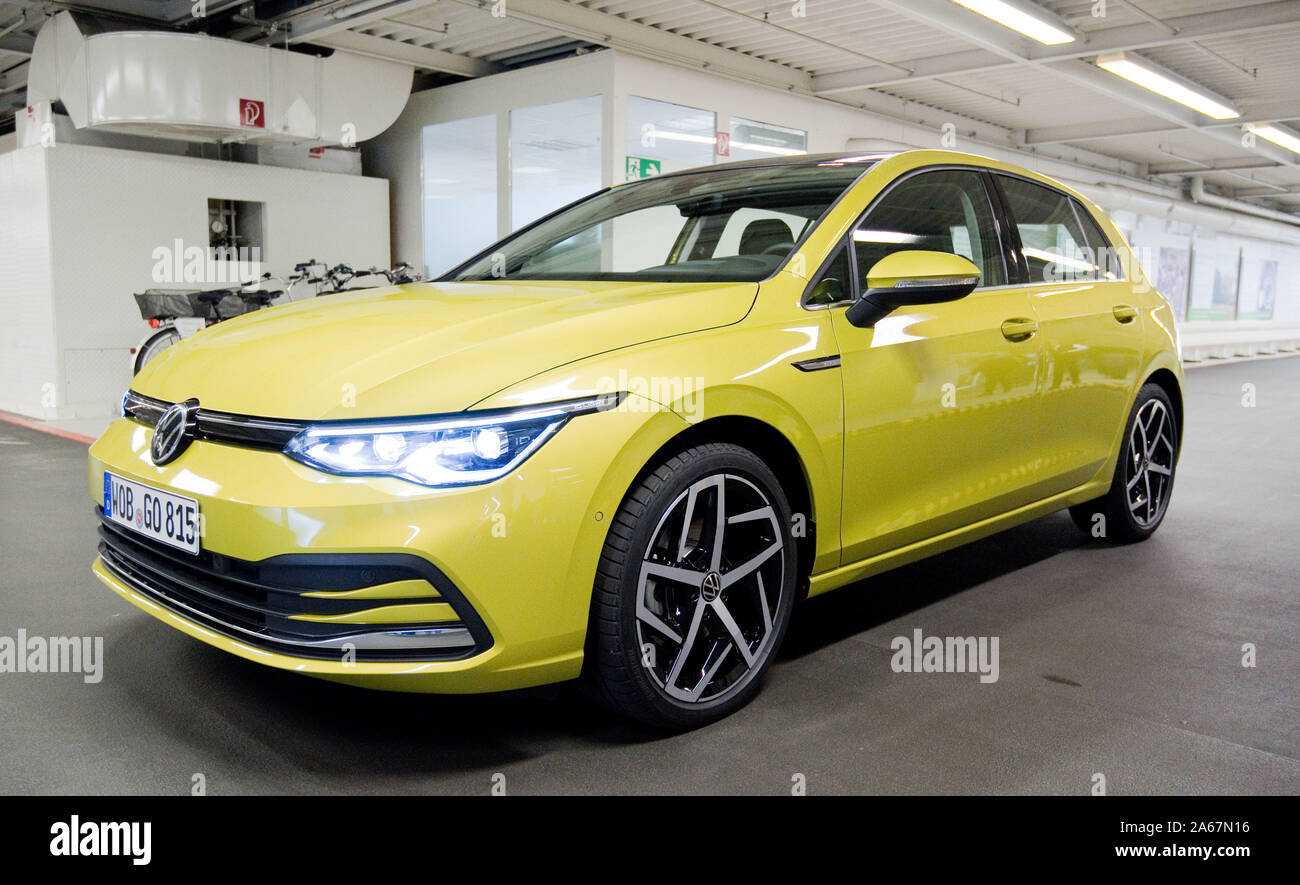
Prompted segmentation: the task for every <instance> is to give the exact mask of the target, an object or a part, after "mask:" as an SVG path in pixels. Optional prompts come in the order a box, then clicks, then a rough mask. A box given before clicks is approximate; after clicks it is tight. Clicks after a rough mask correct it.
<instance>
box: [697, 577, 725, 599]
mask: <svg viewBox="0 0 1300 885" xmlns="http://www.w3.org/2000/svg"><path fill="white" fill-rule="evenodd" d="M700 590H701V592H702V593H703V595H704V601H705V602H712V601H713V600H715V599H717V598H718V597H719V596H721V595H722V575H720V574H718V573H717V572H709V573H708V574H707V575H705V576H704V584H703V586H702V587H701V588H700Z"/></svg>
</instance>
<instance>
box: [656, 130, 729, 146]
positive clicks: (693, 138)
mask: <svg viewBox="0 0 1300 885" xmlns="http://www.w3.org/2000/svg"><path fill="white" fill-rule="evenodd" d="M650 134H651V135H652V136H653V137H655V138H662V139H663V140H664V141H685V142H688V143H690V144H714V143H715V142H716V141H717V139H716V138H714V137H713V136H711V135H691V134H690V133H689V132H670V131H668V130H666V129H656V130H654V131H653V132H652V133H650Z"/></svg>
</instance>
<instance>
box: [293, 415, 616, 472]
mask: <svg viewBox="0 0 1300 885" xmlns="http://www.w3.org/2000/svg"><path fill="white" fill-rule="evenodd" d="M624 396H625V394H622V393H611V394H602V395H600V396H593V397H586V398H584V399H578V400H566V401H564V402H559V403H548V404H547V405H542V406H528V407H526V408H520V409H508V410H493V411H483V412H462V413H460V414H454V415H438V416H432V417H428V418H393V419H383V420H375V421H344V422H334V421H331V422H323V423H320V424H314V425H312V426H311V427H308V428H307V429H306V430H303V431H301V432H300V433H298V434H297V435H296V436H295V437H293V439H291V440H289V442H288V443H287V444H286V445H285V447H284V453H285V454H286V455H288V456H289V457H290V458H293V459H294V460H295V461H301V462H302V463H303V464H306V465H307V466H309V467H313V468H315V469H317V470H321V471H324V472H326V473H337V474H340V475H343V476H395V477H397V478H399V479H405V480H408V481H410V482H414V483H419V484H420V485H425V486H462V485H475V484H478V483H485V482H491V481H492V480H494V479H497V478H499V477H502V476H505V475H506V474H507V473H509V472H510V471H511V470H514V469H515V468H516V467H518V466H519V465H520V464H521V463H523V461H524V460H525V459H527V458H528V456H529V455H531V454H532V453H533V452H535V451H537V449H538V448H540V447H541V445H542V444H543V443H544V442H546V440H547V439H549V438H550V437H551V436H553V435H554V434H555V432H556V431H557V430H559V429H560V428H561V427H563V426H564V424H565V422H566V421H568V420H569V419H570V418H572V417H573V416H575V415H582V414H585V413H588V412H599V411H605V410H607V409H612V408H614V407H616V406H617V405H618V404H619V403H621V402H622V401H623V397H624Z"/></svg>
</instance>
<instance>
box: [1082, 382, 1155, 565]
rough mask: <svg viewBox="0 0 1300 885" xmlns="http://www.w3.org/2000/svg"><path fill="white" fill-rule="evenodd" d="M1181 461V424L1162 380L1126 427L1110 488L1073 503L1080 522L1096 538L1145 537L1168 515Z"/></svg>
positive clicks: (1143, 395)
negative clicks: (1090, 498)
mask: <svg viewBox="0 0 1300 885" xmlns="http://www.w3.org/2000/svg"><path fill="white" fill-rule="evenodd" d="M1177 464H1178V424H1177V421H1176V419H1175V417H1174V406H1173V403H1172V402H1170V400H1169V394H1167V393H1165V391H1164V388H1162V387H1161V386H1160V385H1158V384H1147V385H1145V386H1144V387H1143V388H1142V389H1141V390H1140V391H1139V392H1138V396H1137V401H1136V402H1134V404H1133V410H1132V412H1130V413H1129V419H1128V425H1127V426H1126V427H1125V429H1124V445H1123V447H1122V448H1121V450H1120V455H1119V463H1117V464H1116V465H1115V476H1114V479H1113V480H1112V481H1111V485H1110V491H1108V492H1107V493H1106V494H1105V495H1103V496H1102V497H1100V498H1097V499H1095V500H1092V501H1088V502H1087V503H1085V504H1077V505H1075V506H1074V507H1071V508H1070V516H1071V517H1073V519H1074V522H1075V525H1077V526H1078V527H1079V528H1080V529H1082V530H1083V531H1085V532H1087V533H1088V534H1090V535H1092V536H1093V537H1096V538H1106V539H1109V540H1113V541H1120V542H1130V541H1143V540H1146V539H1147V538H1149V537H1151V535H1153V534H1154V533H1155V530H1156V529H1158V528H1159V527H1160V523H1161V522H1162V521H1163V520H1164V518H1165V513H1166V511H1167V510H1168V509H1169V497H1170V495H1171V494H1172V493H1173V490H1174V471H1175V469H1176V468H1177Z"/></svg>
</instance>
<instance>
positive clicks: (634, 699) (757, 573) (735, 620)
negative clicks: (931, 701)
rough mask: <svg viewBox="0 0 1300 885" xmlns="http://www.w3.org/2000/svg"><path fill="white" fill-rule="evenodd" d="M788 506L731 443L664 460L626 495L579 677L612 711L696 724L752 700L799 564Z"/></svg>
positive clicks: (781, 627)
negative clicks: (585, 666)
mask: <svg viewBox="0 0 1300 885" xmlns="http://www.w3.org/2000/svg"><path fill="white" fill-rule="evenodd" d="M790 525H791V514H790V506H789V503H788V502H787V500H786V497H785V494H784V493H783V492H782V490H781V486H780V483H779V482H778V480H777V478H776V476H775V475H774V474H773V473H772V471H771V470H770V469H769V468H768V467H767V466H766V465H765V464H764V463H763V462H762V461H761V460H760V459H759V458H758V457H757V456H755V455H754V454H753V453H752V452H750V451H748V450H746V449H743V448H740V447H739V446H735V445H730V444H724V443H709V444H705V445H700V446H696V447H694V448H691V449H688V450H687V451H684V452H682V453H681V454H678V455H675V456H673V457H672V458H669V459H668V460H667V461H665V462H664V463H663V464H661V465H660V466H659V467H658V468H657V469H655V470H654V471H653V472H652V473H650V474H649V475H648V476H647V477H646V478H645V480H644V481H642V482H641V483H640V484H639V485H638V486H637V487H636V488H635V489H633V491H632V492H631V493H630V494H629V495H628V496H627V499H626V500H625V501H624V502H623V505H622V506H621V507H620V508H619V511H618V514H617V515H616V516H615V518H614V520H613V524H612V525H611V526H610V530H609V536H608V538H607V540H606V542H605V549H604V551H603V552H602V555H601V559H600V566H599V568H598V571H597V575H596V583H595V588H594V596H593V600H592V620H591V629H590V634H591V635H590V639H589V643H588V654H589V657H588V668H587V672H586V673H585V674H584V675H585V677H586V678H587V679H588V681H589V682H590V684H591V685H592V687H593V689H594V691H595V694H596V695H597V696H598V697H599V698H600V699H601V700H602V701H604V702H605V703H606V704H607V705H608V706H610V707H611V708H613V709H614V710H615V711H617V712H619V713H622V714H624V715H626V716H630V717H632V718H634V719H637V720H639V721H641V722H644V723H647V724H650V725H654V726H659V727H666V728H694V727H696V726H699V725H703V724H705V723H708V722H711V721H714V720H716V719H719V718H721V717H723V716H726V715H728V714H730V713H731V712H733V711H735V710H737V709H739V708H740V707H742V706H744V705H745V704H746V703H748V702H749V701H750V700H751V699H752V698H753V696H754V695H755V694H756V693H757V692H758V689H759V683H760V682H761V679H762V676H763V673H764V672H765V671H766V670H767V667H768V665H769V664H770V662H771V660H772V656H773V654H774V653H775V651H776V649H777V648H778V647H779V645H780V643H781V640H782V638H783V637H784V635H785V629H786V625H787V624H788V623H789V620H790V612H791V609H792V607H793V605H794V596H795V577H796V573H797V568H798V563H797V559H796V551H795V544H794V543H793V541H792V539H791V538H790Z"/></svg>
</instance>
